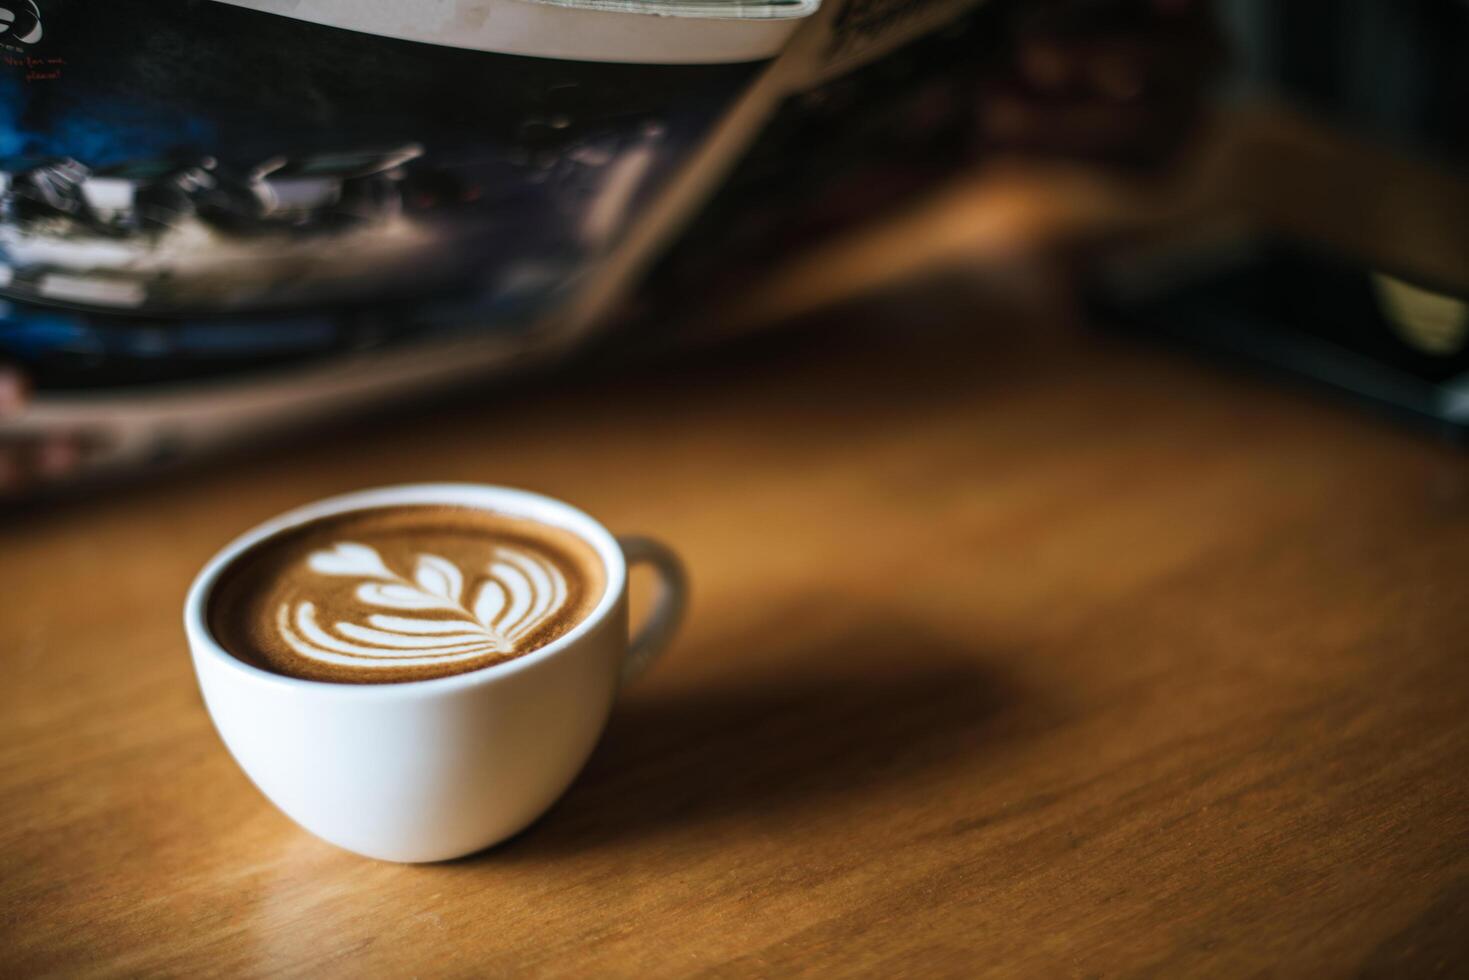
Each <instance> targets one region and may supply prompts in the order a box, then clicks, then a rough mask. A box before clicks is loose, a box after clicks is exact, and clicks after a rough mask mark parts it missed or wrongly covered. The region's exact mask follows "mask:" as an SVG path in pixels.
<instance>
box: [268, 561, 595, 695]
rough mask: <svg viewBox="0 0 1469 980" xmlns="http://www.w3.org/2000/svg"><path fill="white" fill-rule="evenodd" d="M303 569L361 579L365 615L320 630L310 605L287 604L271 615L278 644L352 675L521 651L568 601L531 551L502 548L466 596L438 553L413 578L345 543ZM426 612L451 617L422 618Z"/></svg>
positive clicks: (559, 578) (558, 578) (561, 580)
mask: <svg viewBox="0 0 1469 980" xmlns="http://www.w3.org/2000/svg"><path fill="white" fill-rule="evenodd" d="M307 566H308V567H309V568H310V569H311V570H312V571H313V572H316V573H317V574H319V575H340V576H350V577H352V578H360V579H365V580H366V581H364V582H363V583H362V584H361V585H359V586H358V587H357V589H356V592H355V595H356V596H357V599H358V600H359V601H360V602H361V603H362V607H363V615H362V616H361V617H360V618H359V620H358V621H356V622H353V621H350V620H343V621H339V622H336V623H334V624H331V626H330V627H325V628H324V627H323V625H322V624H321V623H319V622H318V621H317V615H316V604H315V603H313V602H312V601H311V600H309V599H303V600H301V601H299V602H297V603H296V604H295V606H294V608H292V606H291V604H290V603H288V602H283V603H281V604H280V607H279V611H278V612H277V614H276V626H277V628H278V629H279V630H280V637H281V639H282V640H283V641H285V643H286V644H287V645H288V646H290V648H291V649H292V650H295V651H296V652H297V653H299V654H300V655H301V656H303V657H309V658H311V659H312V660H318V661H321V662H322V663H329V664H343V665H347V666H352V667H363V668H368V669H378V670H381V669H385V668H391V667H399V666H403V665H404V664H410V663H411V664H446V663H455V662H457V661H461V660H474V659H476V658H478V657H482V656H484V655H485V654H487V653H504V654H513V653H517V652H518V650H517V644H518V643H519V641H520V639H521V638H522V637H524V636H525V635H526V634H527V633H530V632H532V631H533V630H535V629H536V628H537V627H539V626H541V625H542V624H544V623H545V622H546V621H547V620H548V619H550V618H551V617H552V616H555V615H556V614H557V613H559V612H560V611H561V610H562V609H563V608H564V607H565V605H566V599H567V588H566V577H565V576H564V575H562V574H561V570H560V569H558V568H557V567H556V566H555V565H554V564H552V563H551V562H550V561H549V560H547V559H546V558H545V557H543V556H541V555H538V554H536V553H535V552H533V551H530V550H528V549H525V548H518V547H509V546H505V545H499V546H496V547H495V548H494V549H493V550H492V551H491V555H490V559H489V561H488V562H487V564H486V571H487V572H488V573H489V577H488V578H486V579H485V580H484V581H483V582H482V583H480V585H479V586H478V588H477V589H476V590H475V594H474V595H473V596H472V597H471V596H469V595H466V590H465V585H464V574H463V573H462V572H461V571H460V569H459V567H458V566H456V565H455V564H454V563H453V562H451V561H449V560H447V559H445V558H441V557H440V556H438V555H431V554H420V555H419V556H418V562H417V567H416V568H415V569H414V572H413V577H412V578H411V579H410V578H407V577H405V576H403V575H399V574H398V573H396V572H394V571H393V570H392V569H390V568H388V566H387V565H386V564H384V562H383V560H382V557H381V556H380V555H379V554H378V553H377V551H376V550H375V549H373V548H371V547H370V546H368V545H365V544H357V543H355V542H351V541H343V542H339V543H338V544H337V545H336V546H335V547H334V548H333V549H331V550H330V551H317V552H314V553H313V554H312V555H311V556H310V557H309V558H308V559H307ZM373 609H379V610H382V609H390V610H396V612H395V613H394V614H388V613H383V612H370V611H369V610H373ZM430 611H432V612H435V613H441V614H447V616H436V617H432V618H430V617H428V616H425V615H422V614H423V613H427V612H430ZM415 614H419V615H415Z"/></svg>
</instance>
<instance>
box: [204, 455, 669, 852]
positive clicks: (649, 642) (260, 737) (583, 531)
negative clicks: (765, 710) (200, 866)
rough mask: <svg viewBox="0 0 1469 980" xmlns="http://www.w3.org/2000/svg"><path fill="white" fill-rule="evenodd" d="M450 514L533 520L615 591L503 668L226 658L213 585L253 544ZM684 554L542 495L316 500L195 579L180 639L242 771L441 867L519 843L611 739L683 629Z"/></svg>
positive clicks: (294, 804)
mask: <svg viewBox="0 0 1469 980" xmlns="http://www.w3.org/2000/svg"><path fill="white" fill-rule="evenodd" d="M414 504H439V505H443V504H451V505H455V506H461V507H476V508H482V509H485V510H489V511H493V512H495V513H499V514H508V515H511V516H515V517H521V518H526V519H529V520H533V521H539V522H541V523H543V524H549V525H552V526H555V527H559V528H562V529H564V530H567V531H570V532H572V533H573V534H576V535H577V536H579V537H580V538H582V539H583V540H584V541H586V542H587V543H588V544H590V545H591V546H592V548H594V549H595V550H596V553H597V555H598V556H599V557H600V558H601V560H602V565H603V567H604V568H605V570H606V591H605V593H604V594H603V596H602V598H601V600H600V601H599V602H598V603H597V605H596V607H595V608H594V609H593V610H592V612H591V614H590V615H588V616H587V618H586V619H584V620H582V621H581V622H580V623H578V624H577V625H576V626H575V627H574V628H573V629H572V630H570V631H569V632H568V633H566V634H565V635H563V636H561V637H559V638H557V639H556V640H554V641H553V642H551V643H548V644H547V645H545V646H544V647H541V648H540V649H538V650H534V651H532V652H531V653H528V654H526V655H524V656H521V657H517V658H516V659H514V660H509V661H506V662H504V663H500V664H496V665H494V666H490V667H483V668H480V669H478V670H472V671H467V672H465V673H462V674H454V675H451V676H448V677H439V678H435V679H433V680H423V681H409V682H404V683H392V684H336V683H324V682H321V681H312V680H301V679H298V678H294V677H286V676H283V675H281V674H274V673H270V672H268V671H265V670H261V669H259V668H257V667H254V666H252V665H250V664H248V663H245V662H244V661H242V660H240V659H238V658H236V657H234V656H232V655H231V654H230V653H229V652H228V651H226V650H225V649H224V647H223V646H221V645H220V643H219V642H218V640H216V639H215V638H214V636H213V635H212V634H211V632H210V629H209V617H208V609H209V602H210V597H211V594H212V593H213V591H214V586H215V584H216V583H217V582H218V581H219V578H220V574H221V573H222V572H223V571H224V570H225V568H227V567H228V566H229V565H230V563H231V562H232V561H234V560H235V559H236V558H237V557H239V556H240V555H241V554H242V553H243V552H244V551H245V550H246V549H248V548H250V547H252V546H254V545H256V544H259V543H260V542H262V541H265V540H267V539H269V538H271V537H273V536H275V535H277V534H280V533H281V532H282V531H285V530H287V529H289V528H293V527H296V526H298V525H301V524H304V523H307V522H310V521H314V520H319V519H320V518H323V517H327V516H330V515H333V514H341V513H344V512H348V511H356V510H364V509H368V508H373V507H387V506H402V505H414ZM637 562H646V563H648V564H649V565H651V566H652V567H653V568H654V570H655V571H656V572H657V574H658V577H659V582H660V587H659V589H658V594H657V597H656V599H655V601H654V606H653V609H652V611H651V612H650V613H649V615H648V618H647V621H646V622H645V623H644V624H643V625H642V626H641V627H640V628H639V630H638V632H637V635H636V636H633V637H632V638H631V639H629V636H628V612H627V568H628V565H629V564H634V563H637ZM686 596H687V584H686V579H685V577H684V573H683V569H682V566H681V565H680V564H679V561H678V559H677V557H675V556H674V554H673V553H672V552H671V551H669V550H668V549H667V548H665V547H664V546H663V545H660V544H658V543H657V542H655V541H652V540H650V539H648V538H642V537H624V538H614V537H613V536H612V534H611V533H610V532H608V531H607V529H606V528H604V527H603V526H602V525H601V524H599V523H597V522H596V521H595V520H593V519H592V518H591V517H589V516H587V515H586V514H584V513H582V512H581V511H579V510H577V509H576V508H574V507H572V506H570V505H569V504H564V503H561V502H560V501H557V500H552V499H551V498H549V497H543V496H541V495H539V494H534V493H528V492H526V491H523V490H513V489H510V488H507V487H492V486H479V485H474V484H453V483H430V484H420V485H412V486H398V487H384V488H380V489H375V490H364V491H361V492H358V493H350V494H346V495H344V496H340V497H332V498H330V499H328V500H322V501H319V502H317V503H314V504H310V505H308V506H305V507H301V508H299V509H297V510H293V511H291V512H290V513H287V514H284V515H282V516H280V517H277V518H275V519H274V520H271V521H267V522H266V523H264V524H261V525H260V526H259V527H256V528H254V529H253V530H251V531H248V532H246V533H245V534H244V535H242V536H241V537H239V538H237V539H235V540H234V541H233V542H231V543H230V544H229V545H227V546H226V547H225V548H224V549H223V550H222V551H220V552H219V554H217V555H215V556H214V557H213V558H212V559H210V561H209V563H208V564H207V565H205V566H204V569H203V570H202V571H201V572H200V573H199V575H198V577H197V578H196V579H195V580H194V584H193V586H192V587H191V588H190V589H189V595H188V599H187V600H186V602H185V606H184V628H185V630H186V632H187V633H188V638H189V648H190V650H191V651H192V653H193V658H194V669H195V671H197V673H198V675H199V687H200V690H201V691H202V692H203V694H204V703H205V705H206V706H207V707H208V709H209V715H210V717H211V718H213V719H214V725H215V727H216V728H217V729H218V730H219V734H220V737H221V738H223V739H224V743H225V745H226V746H228V747H229V750H230V752H231V753H232V754H233V755H234V757H235V759H236V760H237V761H238V762H239V763H240V766H241V768H243V769H244V770H245V773H246V774H247V775H248V776H249V777H250V778H251V779H252V780H253V781H254V782H255V785H256V786H258V787H260V790H261V791H262V792H263V793H264V794H265V795H266V796H267V797H269V798H270V800H271V802H273V803H275V805H276V806H278V807H280V809H281V810H282V811H284V812H285V814H286V815H287V816H289V817H290V818H291V819H292V820H295V821H296V822H297V823H298V824H300V825H301V826H302V827H305V828H306V829H307V830H309V831H311V832H312V833H314V834H316V835H317V836H318V837H321V838H323V839H325V840H328V841H330V842H331V843H333V844H336V845H338V846H340V847H344V848H346V849H347V850H350V851H356V852H357V853H359V854H365V855H367V856H369V857H375V858H382V859H384V860H388V861H440V860H445V859H448V858H453V857H459V856H460V855H464V854H469V853H471V852H473V851H477V850H480V849H482V848H485V847H488V846H490V845H491V844H494V843H497V842H499V841H502V840H504V839H505V838H507V837H509V836H511V835H512V834H514V833H516V832H517V831H519V830H521V829H522V828H524V827H525V826H526V825H528V824H529V823H531V822H532V821H534V820H535V819H536V818H537V817H539V816H540V815H541V814H542V813H544V812H545V811H546V810H547V809H549V808H550V806H551V804H552V803H554V802H555V801H556V799H557V798H558V797H559V796H560V795H561V794H562V793H563V792H564V791H565V790H566V788H567V787H568V786H569V785H570V784H571V781H572V780H573V779H574V778H575V777H576V775H577V773H578V772H580V771H581V768H582V766H583V764H584V763H585V762H586V760H587V757H588V756H589V755H590V754H591V751H592V748H593V746H595V745H596V742H597V739H598V738H599V737H600V736H601V734H602V730H603V728H604V727H605V725H606V722H607V716H608V714H609V712H610V711H611V708H612V701H613V698H614V697H615V696H616V693H617V689H618V687H619V685H620V684H621V683H623V682H625V681H627V680H629V679H630V678H632V677H634V676H636V675H637V674H639V673H641V672H642V671H643V670H644V669H646V667H647V666H648V665H649V664H650V663H651V662H652V660H653V659H654V658H655V657H657V656H658V654H659V653H661V652H662V650H663V648H664V647H665V646H666V644H667V643H668V641H669V639H670V638H671V637H672V635H673V632H674V630H675V629H676V628H677V626H678V622H679V619H680V618H681V617H682V614H683V610H684V605H685V601H686Z"/></svg>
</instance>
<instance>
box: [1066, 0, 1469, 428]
mask: <svg viewBox="0 0 1469 980" xmlns="http://www.w3.org/2000/svg"><path fill="white" fill-rule="evenodd" d="M1220 9H1221V12H1222V13H1223V14H1224V15H1225V17H1226V19H1227V20H1228V21H1229V22H1230V23H1231V26H1232V29H1233V33H1234V35H1235V37H1234V43H1235V48H1236V58H1237V66H1238V67H1237V71H1236V73H1235V76H1234V79H1233V87H1234V89H1235V92H1236V94H1237V95H1238V96H1241V97H1248V98H1250V99H1258V98H1260V97H1262V96H1263V97H1266V98H1269V99H1271V100H1274V101H1278V102H1284V103H1288V104H1292V105H1294V106H1296V107H1298V108H1300V109H1303V110H1305V111H1306V112H1308V113H1309V114H1310V116H1312V117H1314V118H1315V119H1316V120H1318V121H1319V122H1320V123H1322V124H1324V125H1325V126H1328V127H1330V128H1331V129H1333V130H1335V131H1336V132H1337V133H1340V134H1341V135H1342V136H1343V137H1344V138H1343V140H1342V142H1341V143H1340V145H1339V146H1337V147H1334V148H1333V150H1334V152H1331V153H1330V154H1329V155H1327V154H1321V153H1314V157H1315V162H1316V164H1317V167H1316V173H1314V174H1313V173H1311V172H1310V167H1309V166H1308V165H1307V161H1308V160H1310V159H1311V157H1309V156H1306V155H1304V154H1297V153H1295V152H1294V149H1295V148H1293V147H1291V146H1289V145H1288V144H1285V143H1282V144H1281V146H1280V147H1279V149H1280V153H1281V163H1280V165H1279V167H1278V169H1277V170H1276V172H1275V173H1273V174H1272V173H1257V174H1253V175H1248V176H1254V177H1256V178H1258V179H1260V181H1261V182H1262V183H1263V184H1266V185H1269V184H1275V185H1277V186H1275V187H1274V189H1273V192H1267V194H1265V195H1259V197H1260V199H1261V200H1262V201H1263V200H1264V198H1265V197H1266V196H1268V197H1269V198H1271V199H1273V202H1274V203H1273V205H1267V207H1268V208H1269V210H1271V211H1273V212H1274V213H1275V215H1276V216H1277V217H1282V218H1285V219H1286V220H1285V221H1283V222H1281V223H1280V224H1284V225H1286V226H1287V227H1285V228H1280V227H1277V229H1276V230H1275V231H1274V232H1266V233H1258V234H1253V235H1247V236H1243V237H1242V238H1237V239H1236V240H1234V241H1233V242H1232V243H1231V244H1229V245H1228V247H1225V248H1222V249H1221V248H1219V247H1218V244H1217V243H1214V244H1212V245H1208V246H1206V247H1204V248H1202V249H1194V248H1190V247H1188V246H1183V247H1179V248H1175V249H1174V250H1173V251H1172V254H1170V255H1166V256H1163V257H1161V260H1160V256H1159V255H1158V254H1157V253H1156V251H1155V252H1154V253H1153V254H1151V255H1147V256H1144V257H1143V258H1141V260H1139V261H1132V260H1131V259H1129V258H1128V257H1126V256H1123V257H1120V258H1119V257H1116V256H1114V257H1112V258H1111V260H1110V261H1108V262H1107V263H1104V265H1103V267H1102V272H1101V273H1100V274H1099V275H1098V276H1097V277H1096V278H1095V279H1094V280H1093V282H1092V283H1091V285H1090V287H1089V293H1090V296H1091V299H1092V301H1093V303H1094V305H1095V307H1096V308H1097V309H1098V310H1099V311H1100V312H1101V313H1102V314H1103V315H1104V316H1106V317H1107V318H1108V319H1109V320H1112V321H1114V322H1118V323H1123V324H1127V325H1129V326H1130V327H1133V328H1136V329H1140V330H1142V331H1144V332H1147V333H1152V334H1158V335H1164V336H1168V337H1173V338H1178V339H1182V340H1185V341H1189V342H1192V343H1196V344H1199V345H1201V346H1204V347H1205V348H1207V349H1209V350H1213V351H1227V352H1230V353H1232V354H1236V355H1240V356H1242V357H1244V358H1246V359H1249V360H1251V361H1255V362H1258V363H1262V364H1265V365H1268V366H1271V367H1274V368H1278V369H1282V370H1284V371H1286V372H1289V373H1291V374H1295V375H1299V376H1303V377H1305V378H1308V379H1312V380H1314V381H1318V382H1323V383H1325V384H1327V385H1330V386H1332V387H1334V388H1337V389H1340V390H1344V391H1347V392H1350V393H1352V394H1354V395H1357V396H1359V397H1361V398H1364V399H1367V400H1369V401H1371V402H1373V403H1376V404H1379V405H1383V406H1387V407H1388V408H1390V409H1393V410H1395V411H1397V412H1399V413H1400V414H1403V415H1406V416H1408V417H1411V418H1416V419H1420V420H1425V421H1427V422H1429V423H1430V424H1433V425H1435V426H1438V427H1441V428H1444V429H1446V430H1448V431H1449V432H1451V433H1453V434H1455V435H1456V436H1458V437H1460V438H1464V437H1466V436H1469V249H1466V248H1465V247H1464V234H1463V231H1464V226H1463V221H1464V219H1465V217H1466V202H1469V181H1466V167H1469V113H1466V111H1465V106H1466V105H1469V59H1466V58H1465V57H1464V53H1465V52H1466V51H1469V5H1466V4H1463V3H1459V2H1454V0H1416V2H1395V3H1387V2H1366V0H1353V2H1332V3H1327V2H1305V3H1290V4H1275V3H1264V2H1255V0H1235V2H1230V3H1225V4H1222V5H1221V8H1220ZM1219 176H1221V177H1224V178H1226V179H1227V178H1228V177H1230V176H1233V175H1231V174H1228V173H1224V174H1220V175H1219ZM1290 196H1294V197H1295V198H1296V200H1295V201H1294V202H1291V201H1288V200H1287V197H1290ZM1326 198H1331V199H1330V200H1327V199H1326ZM1333 209H1334V210H1335V211H1336V212H1337V213H1336V214H1327V212H1329V211H1331V210H1333ZM1312 212H1315V213H1312ZM1291 226H1293V227H1291ZM1450 226H1452V227H1450ZM1455 229H1457V234H1455V233H1454V230H1455ZM1282 232H1284V233H1282ZM1291 232H1294V233H1295V234H1291Z"/></svg>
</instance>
